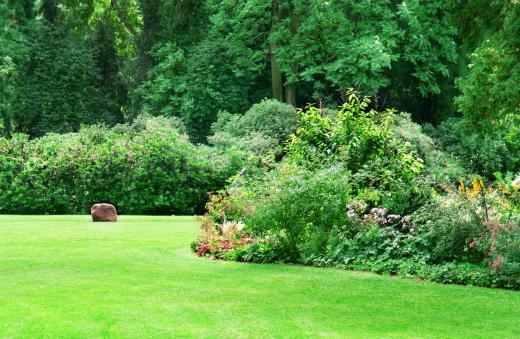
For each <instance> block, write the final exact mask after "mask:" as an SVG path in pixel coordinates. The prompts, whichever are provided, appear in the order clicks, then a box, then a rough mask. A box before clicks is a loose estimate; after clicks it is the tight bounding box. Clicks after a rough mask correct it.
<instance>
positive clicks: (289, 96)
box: [284, 84, 296, 106]
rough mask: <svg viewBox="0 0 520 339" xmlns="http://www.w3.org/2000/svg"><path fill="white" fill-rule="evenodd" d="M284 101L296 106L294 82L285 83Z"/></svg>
mask: <svg viewBox="0 0 520 339" xmlns="http://www.w3.org/2000/svg"><path fill="white" fill-rule="evenodd" d="M284 92H285V103H286V104H289V105H293V106H296V86H295V85H294V84H285V91H284Z"/></svg>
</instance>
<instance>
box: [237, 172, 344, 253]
mask: <svg viewBox="0 0 520 339" xmlns="http://www.w3.org/2000/svg"><path fill="white" fill-rule="evenodd" d="M351 180H352V176H351V175H350V172H349V171H348V170H346V169H345V168H343V167H342V166H340V165H338V166H335V167H331V168H326V169H323V170H320V171H317V172H311V171H308V170H305V169H302V168H300V167H297V166H293V165H289V164H282V165H281V166H280V167H278V168H277V170H276V171H273V172H271V173H269V175H268V177H267V178H266V180H265V181H264V182H263V183H262V185H261V186H257V187H255V188H254V190H255V211H254V213H253V214H252V215H251V216H250V217H249V218H248V219H247V220H246V222H247V224H248V225H250V227H251V229H252V230H253V232H254V233H255V234H258V235H259V236H264V237H274V238H275V239H277V240H278V241H280V242H281V243H282V244H283V246H284V247H285V251H286V252H287V253H288V255H290V256H291V257H292V258H293V260H299V258H300V257H301V255H302V253H305V252H315V251H321V249H322V248H323V246H325V244H326V241H327V238H328V236H329V232H330V231H331V230H332V229H334V228H335V227H339V226H342V225H343V224H344V223H345V222H346V216H345V213H344V210H345V204H346V203H347V202H348V201H349V200H350V199H351V190H352V189H351Z"/></svg>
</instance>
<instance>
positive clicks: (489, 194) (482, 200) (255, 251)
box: [194, 93, 520, 289]
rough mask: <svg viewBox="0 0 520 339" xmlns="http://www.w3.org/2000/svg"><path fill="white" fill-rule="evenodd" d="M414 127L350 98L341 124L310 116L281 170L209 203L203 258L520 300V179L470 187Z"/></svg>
mask: <svg viewBox="0 0 520 339" xmlns="http://www.w3.org/2000/svg"><path fill="white" fill-rule="evenodd" d="M417 128H418V127H417V126H416V125H414V124H413V123H411V121H409V119H408V118H402V119H401V118H396V116H395V115H394V113H393V112H392V111H385V112H381V113H380V112H376V111H374V110H370V109H369V101H368V100H366V99H363V98H359V97H357V96H355V95H353V94H352V93H350V95H349V98H348V101H347V103H345V105H343V106H342V107H341V109H340V111H339V112H337V114H329V112H325V111H324V110H321V109H317V108H308V109H306V110H304V111H301V112H300V128H299V129H298V131H297V132H296V133H295V134H294V135H293V136H292V137H291V138H290V140H289V142H288V144H287V147H286V149H285V151H286V152H287V154H286V157H285V158H284V159H283V160H281V162H279V163H277V164H273V163H270V165H269V166H266V168H265V170H264V171H258V172H256V173H253V174H252V175H246V176H236V177H234V179H233V180H232V182H231V185H230V186H229V187H228V189H227V190H226V191H221V192H219V193H217V194H216V195H214V196H212V197H211V200H210V203H209V204H208V205H207V209H208V214H207V216H206V219H204V220H206V222H207V224H206V226H204V225H205V224H204V223H203V224H202V226H203V227H202V232H201V239H199V242H198V245H197V244H195V245H194V250H195V251H197V253H198V254H199V255H201V256H207V255H210V256H213V257H217V258H222V259H227V260H236V261H249V262H259V263H263V262H294V263H301V264H310V265H315V266H334V267H339V268H345V269H356V270H368V271H372V272H377V273H385V274H396V275H400V276H405V277H419V278H422V279H430V280H433V281H437V282H441V283H458V284H471V285H476V286H490V287H504V288H514V289H520V229H519V225H518V223H519V222H520V206H519V201H520V197H519V192H518V183H520V179H511V175H507V174H506V175H504V176H503V177H502V178H501V177H500V175H498V174H497V178H498V180H497V182H496V183H495V184H494V185H487V186H486V185H484V183H483V180H482V179H480V178H477V179H475V180H473V181H471V182H469V184H466V183H467V182H468V181H467V178H468V177H469V176H468V175H467V174H466V172H465V169H464V168H462V166H461V165H460V163H459V162H458V161H456V159H454V158H453V157H452V156H447V155H446V154H445V153H444V152H442V151H441V150H439V149H438V148H437V145H435V143H434V140H433V139H432V138H430V137H427V136H425V135H416V134H417V133H421V132H420V131H418V130H417ZM410 130H411V131H412V132H413V133H409V132H410ZM412 143H413V144H414V145H412ZM418 153H419V154H421V155H422V156H424V157H425V159H426V161H425V164H424V167H423V162H422V160H421V159H419V158H418V157H417V154H418ZM459 174H460V177H461V179H460V181H459V183H458V185H456V179H455V178H456V177H458V176H459ZM504 178H505V179H504ZM465 180H466V181H465ZM514 180H516V181H514ZM205 234H206V235H205ZM246 238H247V239H250V240H247V241H244V239H246Z"/></svg>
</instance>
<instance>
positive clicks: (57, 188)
mask: <svg viewBox="0 0 520 339" xmlns="http://www.w3.org/2000/svg"><path fill="white" fill-rule="evenodd" d="M178 124H179V123H178V121H176V120H175V119H165V118H149V117H142V118H139V119H137V120H136V122H135V123H134V124H131V125H119V126H115V127H113V128H106V127H102V126H94V127H89V128H84V129H82V130H81V131H80V132H79V133H70V134H62V135H57V134H49V135H46V136H44V137H41V138H37V139H32V140H29V139H28V137H27V136H23V135H16V136H14V137H13V138H12V139H9V140H8V139H3V138H0V213H30V214H32V213H41V214H54V213H63V214H67V213H85V212H90V207H91V206H92V204H94V203H98V202H108V203H112V204H114V205H115V206H116V207H117V209H118V212H120V213H125V214H130V213H133V214H170V215H171V214H194V213H197V212H202V211H203V210H204V204H205V203H206V201H207V193H206V192H208V191H212V190H218V189H221V188H222V187H223V186H224V185H225V183H226V180H227V178H229V177H230V176H231V175H233V174H235V173H236V172H238V171H239V169H240V167H239V166H240V165H239V164H238V163H237V162H236V158H235V157H234V156H233V154H230V153H213V152H210V150H209V149H208V148H207V147H203V146H195V145H193V144H191V143H190V142H189V140H188V137H187V136H186V135H185V134H183V133H182V132H181V131H182V130H181V129H180V128H179V127H178ZM151 173H152V174H153V175H151Z"/></svg>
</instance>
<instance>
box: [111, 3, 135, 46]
mask: <svg viewBox="0 0 520 339" xmlns="http://www.w3.org/2000/svg"><path fill="white" fill-rule="evenodd" d="M110 5H111V6H112V8H113V9H114V10H115V11H116V13H117V16H118V17H119V20H121V23H122V24H123V26H125V28H126V30H127V31H129V32H130V33H131V34H132V35H133V36H134V37H137V31H136V29H135V27H134V26H132V24H131V23H130V20H129V19H128V16H127V15H126V13H125V12H124V11H123V10H122V9H121V7H119V3H118V0H110Z"/></svg>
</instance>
